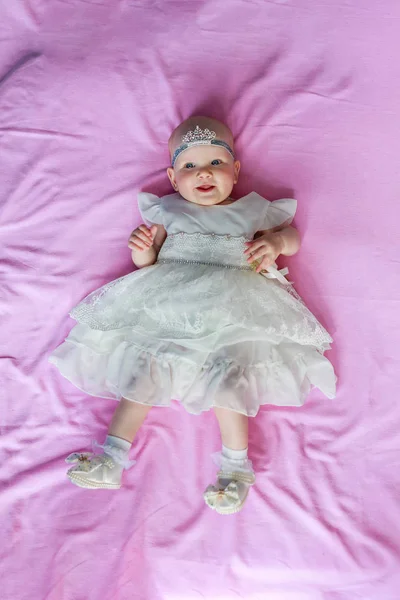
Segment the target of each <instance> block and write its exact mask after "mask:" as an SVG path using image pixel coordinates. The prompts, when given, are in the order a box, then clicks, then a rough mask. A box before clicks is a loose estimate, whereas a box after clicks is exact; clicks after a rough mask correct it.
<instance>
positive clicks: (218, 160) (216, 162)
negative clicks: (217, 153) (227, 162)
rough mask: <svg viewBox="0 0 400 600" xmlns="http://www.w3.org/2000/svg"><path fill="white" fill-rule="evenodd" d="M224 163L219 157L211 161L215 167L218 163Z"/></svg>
mask: <svg viewBox="0 0 400 600" xmlns="http://www.w3.org/2000/svg"><path fill="white" fill-rule="evenodd" d="M221 163H222V160H220V159H219V158H216V159H215V160H212V161H211V164H212V165H213V166H214V167H215V166H216V165H220V164H221Z"/></svg>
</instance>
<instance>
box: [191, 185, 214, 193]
mask: <svg viewBox="0 0 400 600" xmlns="http://www.w3.org/2000/svg"><path fill="white" fill-rule="evenodd" d="M214 188H215V185H200V186H199V187H197V188H196V189H197V190H199V192H211V190H213V189H214Z"/></svg>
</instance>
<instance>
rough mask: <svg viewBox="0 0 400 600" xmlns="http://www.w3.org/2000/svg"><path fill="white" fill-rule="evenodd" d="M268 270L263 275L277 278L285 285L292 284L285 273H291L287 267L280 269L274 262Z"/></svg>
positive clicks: (268, 277)
mask: <svg viewBox="0 0 400 600" xmlns="http://www.w3.org/2000/svg"><path fill="white" fill-rule="evenodd" d="M266 270H267V273H261V275H262V276H263V277H266V278H267V279H277V280H278V281H279V282H280V283H283V285H289V284H290V281H288V280H287V279H286V277H285V275H288V273H289V269H288V268H287V267H285V268H284V269H278V265H277V264H276V263H274V264H273V265H271V266H270V267H268V269H266Z"/></svg>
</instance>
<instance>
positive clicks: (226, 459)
mask: <svg viewBox="0 0 400 600" xmlns="http://www.w3.org/2000/svg"><path fill="white" fill-rule="evenodd" d="M214 412H215V415H216V417H217V420H218V424H219V428H220V432H221V438H222V452H221V455H220V456H219V463H220V467H221V470H220V472H219V473H218V480H217V484H216V485H215V486H214V485H211V486H208V488H207V489H206V491H205V493H204V499H205V501H206V504H208V506H209V507H210V508H212V509H214V510H216V511H217V512H219V513H220V514H232V513H235V512H238V511H239V510H241V508H242V507H243V504H244V502H245V500H246V498H247V494H248V491H249V487H250V486H251V485H253V483H254V481H255V476H254V472H253V467H252V464H251V461H250V460H248V458H247V445H248V417H247V416H246V415H242V414H240V413H237V412H234V411H232V410H227V409H224V408H214Z"/></svg>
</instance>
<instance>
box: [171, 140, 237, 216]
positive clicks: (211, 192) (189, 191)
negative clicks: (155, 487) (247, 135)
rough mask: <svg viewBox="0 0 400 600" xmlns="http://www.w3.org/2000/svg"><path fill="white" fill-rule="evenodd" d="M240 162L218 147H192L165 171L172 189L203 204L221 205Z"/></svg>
mask: <svg viewBox="0 0 400 600" xmlns="http://www.w3.org/2000/svg"><path fill="white" fill-rule="evenodd" d="M239 169H240V163H239V161H234V160H233V157H232V156H231V155H230V154H229V152H228V151H227V150H225V149H224V148H222V147H221V146H212V145H204V146H193V147H192V148H188V149H187V150H185V151H184V152H182V154H180V155H179V156H178V158H177V159H176V162H175V165H174V168H172V167H170V168H169V169H168V170H167V173H168V177H169V179H170V181H171V183H172V186H173V188H174V189H175V190H176V191H178V192H179V193H180V195H181V196H182V197H183V198H185V200H188V201H189V202H193V204H200V205H202V206H212V205H214V204H220V203H221V202H223V201H224V200H226V199H227V198H229V195H230V193H231V192H232V188H233V186H234V184H235V183H236V182H237V180H238V176H239Z"/></svg>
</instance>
